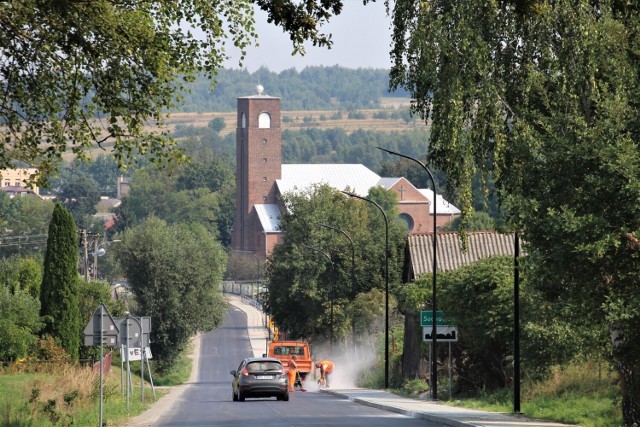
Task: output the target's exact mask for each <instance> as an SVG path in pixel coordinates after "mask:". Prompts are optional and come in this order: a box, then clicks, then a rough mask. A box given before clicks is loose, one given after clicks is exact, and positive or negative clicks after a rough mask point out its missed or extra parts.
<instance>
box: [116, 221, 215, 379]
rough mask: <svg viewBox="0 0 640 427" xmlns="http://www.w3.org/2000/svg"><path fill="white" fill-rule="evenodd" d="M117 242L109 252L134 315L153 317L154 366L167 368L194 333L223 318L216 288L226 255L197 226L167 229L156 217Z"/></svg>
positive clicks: (128, 231)
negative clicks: (135, 307)
mask: <svg viewBox="0 0 640 427" xmlns="http://www.w3.org/2000/svg"><path fill="white" fill-rule="evenodd" d="M121 239H122V241H121V242H119V243H118V245H114V246H113V248H112V250H113V251H114V252H115V254H116V257H117V259H118V261H119V263H120V264H121V265H122V267H123V270H124V271H125V273H126V276H127V278H128V280H129V285H130V287H131V290H132V291H133V293H134V294H135V296H136V302H137V303H138V309H139V312H138V313H136V314H137V315H141V316H151V318H152V321H153V326H152V338H151V349H152V352H153V355H154V358H155V359H156V361H157V362H158V367H159V369H160V370H166V369H169V368H170V367H171V366H172V365H173V363H174V362H175V360H176V358H177V357H178V356H179V354H180V352H181V351H182V350H184V349H185V348H186V346H187V345H188V343H189V339H190V338H191V336H193V334H195V333H196V332H198V331H202V332H207V331H210V330H212V329H213V328H215V327H217V326H218V325H219V324H220V323H221V322H222V320H223V318H224V314H225V313H226V304H225V302H224V300H223V298H222V295H221V292H220V289H219V285H220V282H221V281H222V274H223V271H224V267H225V265H226V261H227V260H226V254H225V252H224V251H223V249H222V246H221V245H220V244H219V243H218V242H216V241H215V240H214V238H213V236H212V235H211V234H210V233H208V232H207V231H206V230H205V229H204V228H203V227H202V226H198V225H194V224H192V225H189V226H187V225H184V224H177V225H167V223H166V222H164V221H163V220H161V219H158V218H155V217H151V218H148V219H146V220H145V221H143V222H142V223H141V224H140V225H139V226H137V227H134V228H131V229H129V230H127V231H125V232H124V233H123V234H122V236H121Z"/></svg>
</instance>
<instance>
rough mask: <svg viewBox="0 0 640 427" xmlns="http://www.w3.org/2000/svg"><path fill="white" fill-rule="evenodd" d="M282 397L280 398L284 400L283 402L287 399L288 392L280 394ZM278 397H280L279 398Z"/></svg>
mask: <svg viewBox="0 0 640 427" xmlns="http://www.w3.org/2000/svg"><path fill="white" fill-rule="evenodd" d="M280 397H281V398H282V400H284V401H285V402H288V401H289V392H286V393H284V394H283V395H282V396H280ZM279 399H280V398H279Z"/></svg>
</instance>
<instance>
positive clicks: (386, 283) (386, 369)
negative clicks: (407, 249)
mask: <svg viewBox="0 0 640 427" xmlns="http://www.w3.org/2000/svg"><path fill="white" fill-rule="evenodd" d="M342 193H343V194H346V195H347V196H349V197H355V198H356V199H360V200H364V201H365V202H369V203H371V204H373V205H375V206H376V207H377V208H378V209H379V210H380V212H381V213H382V216H383V217H384V230H385V239H384V306H385V309H384V388H389V221H388V220H387V214H385V213H384V209H382V207H380V205H379V204H377V203H376V202H374V201H373V200H371V199H367V198H366V197H362V196H358V195H357V194H355V193H350V192H348V191H342Z"/></svg>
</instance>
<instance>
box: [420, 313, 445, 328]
mask: <svg viewBox="0 0 640 427" xmlns="http://www.w3.org/2000/svg"><path fill="white" fill-rule="evenodd" d="M444 324H445V321H444V313H443V312H442V311H441V310H438V311H436V325H444ZM430 325H433V310H423V311H421V312H420V326H430Z"/></svg>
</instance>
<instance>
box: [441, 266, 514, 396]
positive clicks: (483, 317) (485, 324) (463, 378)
mask: <svg viewBox="0 0 640 427" xmlns="http://www.w3.org/2000/svg"><path fill="white" fill-rule="evenodd" d="M438 286H439V287H440V289H441V290H442V291H441V292H440V293H439V294H438V301H439V303H438V306H439V308H440V309H441V310H443V311H444V312H445V315H446V318H447V319H448V320H449V321H451V322H453V324H455V325H457V326H458V330H459V334H460V338H459V341H458V342H457V343H456V345H455V346H454V347H453V349H454V352H455V356H454V359H455V360H456V361H457V362H456V370H457V371H458V373H459V378H460V380H459V381H458V383H457V384H456V386H457V388H458V392H462V393H464V392H467V391H469V390H472V391H475V390H479V389H487V390H494V389H496V388H501V387H505V386H506V384H508V382H509V379H510V376H509V364H508V356H509V355H511V354H513V350H512V348H511V344H510V343H511V340H510V339H509V338H510V337H512V336H513V259H510V258H508V257H495V258H490V259H487V260H483V261H479V262H476V263H474V264H472V265H470V266H467V267H462V268H460V269H458V270H454V271H450V272H445V273H443V274H440V275H438ZM523 290H524V289H523Z"/></svg>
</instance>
